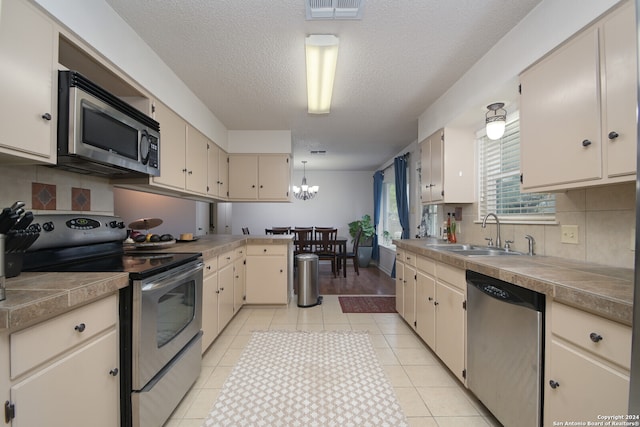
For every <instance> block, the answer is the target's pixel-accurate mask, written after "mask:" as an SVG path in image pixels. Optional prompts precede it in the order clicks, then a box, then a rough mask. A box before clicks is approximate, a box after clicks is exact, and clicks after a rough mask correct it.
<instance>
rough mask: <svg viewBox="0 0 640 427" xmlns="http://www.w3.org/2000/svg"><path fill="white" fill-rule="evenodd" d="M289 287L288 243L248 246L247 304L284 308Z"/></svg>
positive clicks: (287, 300)
mask: <svg viewBox="0 0 640 427" xmlns="http://www.w3.org/2000/svg"><path fill="white" fill-rule="evenodd" d="M289 283H290V282H289V243H286V244H264V245H261V244H248V245H247V264H246V295H247V298H246V303H247V304H287V303H288V302H289Z"/></svg>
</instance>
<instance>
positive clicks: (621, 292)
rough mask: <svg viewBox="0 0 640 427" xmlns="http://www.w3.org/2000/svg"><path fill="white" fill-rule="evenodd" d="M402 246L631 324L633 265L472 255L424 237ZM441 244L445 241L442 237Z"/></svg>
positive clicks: (541, 257) (525, 256)
mask: <svg viewBox="0 0 640 427" xmlns="http://www.w3.org/2000/svg"><path fill="white" fill-rule="evenodd" d="M393 242H394V243H395V244H396V246H397V247H399V248H402V249H406V250H409V251H411V252H414V253H417V254H419V255H424V256H426V257H428V258H431V259H434V260H436V261H440V262H443V263H446V264H449V265H452V266H454V267H458V268H462V269H465V270H473V271H476V272H478V273H482V274H485V275H487V276H491V277H494V278H496V279H500V280H504V281H505V282H509V283H513V284H515V285H518V286H521V287H523V288H527V289H532V290H534V291H537V292H541V293H544V294H545V295H547V296H548V297H551V298H552V299H553V300H554V301H559V302H562V303H564V304H567V305H571V306H573V307H576V308H579V309H582V310H585V311H589V312H591V313H594V314H597V315H599V316H602V317H605V318H607V319H611V320H614V321H617V322H620V323H624V324H625V325H629V326H631V324H632V321H633V280H634V270H633V269H630V268H616V267H608V266H603V265H598V264H593V263H586V262H580V261H574V260H568V259H564V258H556V257H549V256H538V255H534V256H528V255H521V256H479V257H468V256H464V255H456V254H455V253H453V252H450V251H446V250H442V249H437V248H433V247H432V248H430V247H429V244H433V243H436V242H435V241H434V242H431V241H428V240H424V239H412V240H394V241H393ZM437 243H438V244H441V243H442V242H437Z"/></svg>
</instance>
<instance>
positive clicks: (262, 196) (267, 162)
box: [229, 154, 291, 202]
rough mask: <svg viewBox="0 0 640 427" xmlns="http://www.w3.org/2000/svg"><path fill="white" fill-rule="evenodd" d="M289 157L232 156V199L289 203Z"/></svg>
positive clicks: (230, 160)
mask: <svg viewBox="0 0 640 427" xmlns="http://www.w3.org/2000/svg"><path fill="white" fill-rule="evenodd" d="M290 181H291V162H290V155H289V154H229V200H258V201H262V200H264V201H280V202H286V201H289V200H290V199H289V195H290V191H289V186H290Z"/></svg>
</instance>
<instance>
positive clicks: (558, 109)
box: [520, 2, 637, 191]
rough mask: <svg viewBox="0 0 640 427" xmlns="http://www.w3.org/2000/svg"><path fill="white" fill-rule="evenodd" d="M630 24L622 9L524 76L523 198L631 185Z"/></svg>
mask: <svg viewBox="0 0 640 427" xmlns="http://www.w3.org/2000/svg"><path fill="white" fill-rule="evenodd" d="M634 16H635V15H634V12H633V4H632V3H631V2H627V3H625V4H624V5H623V6H622V7H620V8H618V9H616V10H614V11H613V12H612V13H611V14H609V15H606V16H605V17H604V18H602V19H600V20H599V21H598V22H596V23H595V24H593V25H591V26H590V27H587V28H586V29H585V30H583V31H582V32H580V33H578V34H577V35H576V36H574V37H573V38H571V39H570V40H569V41H568V42H566V43H565V44H563V45H562V46H560V47H559V48H558V49H556V50H555V51H553V52H552V53H551V54H549V55H548V56H546V57H545V58H543V59H542V60H541V61H539V62H538V63H536V64H534V65H533V66H532V67H530V68H529V69H527V70H525V71H524V72H523V73H522V74H521V76H520V82H521V91H522V95H521V99H520V138H521V171H522V177H523V181H522V182H523V185H522V188H523V189H524V190H531V191H545V190H560V189H565V188H576V187H584V186H590V185H599V184H605V183H614V182H621V181H628V180H635V176H634V174H635V158H636V155H635V153H636V139H637V138H636V132H637V131H636V125H635V111H636V83H635V82H636V79H637V77H636V59H635V56H636V43H635V20H634Z"/></svg>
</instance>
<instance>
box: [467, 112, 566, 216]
mask: <svg viewBox="0 0 640 427" xmlns="http://www.w3.org/2000/svg"><path fill="white" fill-rule="evenodd" d="M513 116H515V117H513ZM513 116H512V117H511V118H510V119H511V121H510V122H509V123H507V127H506V130H505V133H504V136H503V137H502V138H500V139H499V140H496V141H492V140H490V139H489V138H487V136H486V134H484V133H483V134H481V135H480V136H479V145H480V147H479V151H480V153H479V156H478V160H479V164H478V170H479V171H480V179H479V185H480V188H479V191H478V194H479V203H478V215H479V216H480V218H484V216H485V215H486V214H487V213H489V212H494V213H495V214H496V215H498V216H499V217H500V219H501V220H503V219H504V220H506V221H511V222H540V221H553V220H555V212H556V199H555V195H553V194H549V193H520V121H519V119H518V115H517V114H514V115H513Z"/></svg>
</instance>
